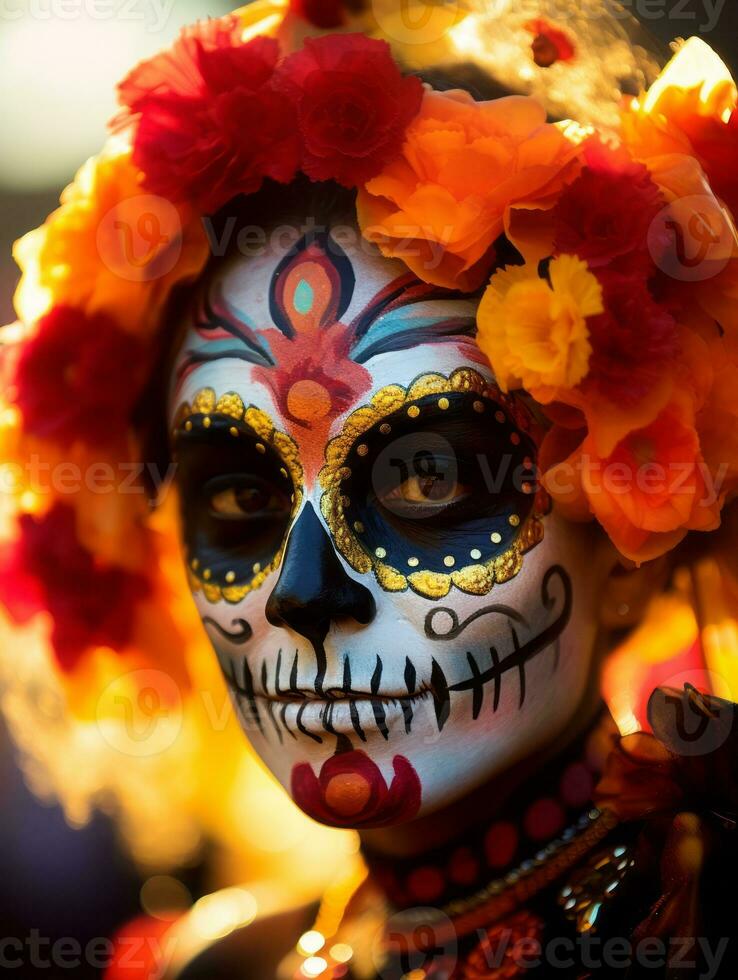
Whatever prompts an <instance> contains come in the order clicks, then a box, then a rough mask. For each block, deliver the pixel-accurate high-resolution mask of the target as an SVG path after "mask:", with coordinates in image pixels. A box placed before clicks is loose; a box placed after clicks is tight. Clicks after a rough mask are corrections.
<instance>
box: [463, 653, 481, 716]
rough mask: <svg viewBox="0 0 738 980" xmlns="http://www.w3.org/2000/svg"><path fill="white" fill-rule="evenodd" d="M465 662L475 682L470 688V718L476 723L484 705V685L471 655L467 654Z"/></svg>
mask: <svg viewBox="0 0 738 980" xmlns="http://www.w3.org/2000/svg"><path fill="white" fill-rule="evenodd" d="M466 662H467V663H468V664H469V670H470V671H471V672H472V679H473V680H474V681H476V683H475V684H474V687H473V688H472V691H473V697H472V718H473V719H474V720H475V721H476V720H477V718H478V717H479V712H480V711H481V710H482V704H483V703H484V684H482V681H481V676H482V672H481V671H480V669H479V664H478V663H477V662H476V660H475V659H474V654H473V653H471V652H467V655H466Z"/></svg>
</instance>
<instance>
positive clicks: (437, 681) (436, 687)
mask: <svg viewBox="0 0 738 980" xmlns="http://www.w3.org/2000/svg"><path fill="white" fill-rule="evenodd" d="M431 688H432V690H433V703H434V707H435V709H436V722H437V723H438V731H439V732H442V731H443V726H444V725H445V724H446V722H447V721H448V716H449V714H450V713H451V698H450V696H449V688H448V681H447V680H446V675H445V674H444V672H443V668H442V667H441V665H440V664H439V663H438V661H437V660H434V661H433V666H432V668H431Z"/></svg>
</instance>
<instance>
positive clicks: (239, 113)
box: [119, 17, 299, 213]
mask: <svg viewBox="0 0 738 980" xmlns="http://www.w3.org/2000/svg"><path fill="white" fill-rule="evenodd" d="M240 35H241V30H240V23H239V20H238V18H237V17H226V18H223V19H222V20H219V21H206V22H204V23H200V24H196V25H195V26H194V27H191V28H186V29H185V30H184V31H183V32H182V34H181V35H180V37H179V39H178V40H177V42H176V43H175V44H174V46H173V47H172V48H171V49H170V50H169V51H167V52H165V53H164V54H161V55H158V56H157V57H156V58H153V59H151V60H150V61H147V62H144V63H143V64H141V65H139V66H138V67H137V68H136V69H134V71H133V72H132V73H131V74H130V75H129V76H128V78H127V79H125V81H124V82H123V83H122V84H121V86H120V89H119V95H120V101H121V103H122V104H123V105H124V106H126V107H127V109H128V112H129V114H130V115H131V116H134V117H136V127H135V134H134V144H133V160H134V163H135V164H136V165H137V166H138V167H140V168H141V170H142V171H143V173H144V175H145V186H146V187H147V189H148V190H150V191H152V192H153V193H155V194H161V195H162V196H164V197H166V198H168V199H169V200H174V201H179V200H186V201H189V202H191V203H192V204H194V205H195V207H197V208H198V209H199V210H200V211H202V212H204V213H211V212H213V211H216V210H217V209H218V208H219V207H221V206H222V205H224V204H226V203H227V202H228V201H229V200H230V199H231V198H233V197H235V196H236V195H238V194H252V193H254V192H255V191H257V190H258V189H259V188H260V187H261V184H262V182H263V180H264V179H265V178H266V177H270V178H272V179H273V180H277V181H281V182H283V183H286V182H289V181H290V180H292V178H293V177H294V175H295V173H296V170H297V163H298V156H299V149H298V138H297V132H296V129H297V127H296V122H295V117H294V111H293V108H292V105H291V104H290V101H289V99H288V98H286V97H285V96H284V95H283V94H281V93H278V92H276V91H275V90H274V87H273V84H272V82H273V75H274V69H275V66H276V64H277V60H278V57H279V47H278V45H277V42H276V41H275V40H274V39H273V38H267V37H257V38H254V39H253V40H251V41H248V42H247V43H245V44H244V43H242V42H241V39H240Z"/></svg>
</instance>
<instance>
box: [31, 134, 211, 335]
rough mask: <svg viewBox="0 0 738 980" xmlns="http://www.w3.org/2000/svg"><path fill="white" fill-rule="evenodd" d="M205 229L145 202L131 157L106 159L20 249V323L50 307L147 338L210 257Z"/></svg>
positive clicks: (121, 154) (90, 167)
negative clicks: (103, 317) (104, 319)
mask: <svg viewBox="0 0 738 980" xmlns="http://www.w3.org/2000/svg"><path fill="white" fill-rule="evenodd" d="M208 251H209V249H208V241H207V237H206V235H205V231H204V229H203V226H202V223H201V222H200V220H199V219H198V218H196V216H195V215H194V214H193V213H192V212H191V211H190V210H189V209H187V208H185V207H176V206H175V205H173V204H171V203H170V202H169V201H165V200H164V199H163V198H161V197H156V196H154V195H152V194H146V193H145V192H144V191H143V189H142V187H141V174H140V173H139V171H138V170H137V169H136V167H134V166H133V164H132V163H131V159H130V152H129V151H128V150H118V151H116V150H113V149H110V150H109V151H108V152H104V153H103V154H102V155H100V156H99V157H93V158H92V159H91V160H88V161H87V163H86V164H85V165H84V166H83V167H82V168H81V169H80V171H79V172H78V173H77V176H76V177H75V180H74V182H73V183H72V184H70V185H69V186H68V187H67V188H66V190H65V191H64V192H63V193H62V196H61V207H60V208H58V209H57V210H56V211H54V212H53V214H51V215H50V216H49V218H48V219H47V221H46V223H45V224H43V225H42V226H41V227H40V228H36V229H35V231H32V232H30V233H29V234H27V235H25V236H24V237H23V238H21V239H20V241H18V242H16V245H15V249H14V253H13V254H14V256H15V259H16V261H17V262H18V264H19V265H20V267H21V269H22V271H23V276H22V278H21V281H20V285H19V286H18V290H17V292H16V294H15V306H16V310H17V312H18V316H19V317H20V319H21V320H23V321H24V322H26V323H32V322H34V321H35V320H37V319H38V318H39V317H41V316H42V315H43V314H44V313H47V312H48V311H49V310H50V309H51V307H52V306H58V305H65V306H74V307H76V308H78V309H80V310H84V312H85V313H87V314H88V315H89V316H93V315H96V314H99V313H104V314H107V315H108V316H111V317H112V318H113V319H114V320H115V321H116V322H117V323H118V324H119V325H120V326H121V327H123V328H124V329H125V330H129V331H131V332H134V333H139V334H145V333H147V332H151V331H153V330H154V329H155V328H156V327H157V326H158V320H159V314H160V313H161V310H162V307H163V305H164V303H165V302H166V300H167V298H168V296H169V294H170V293H171V290H172V289H173V288H174V286H175V285H177V283H179V282H182V281H184V280H189V279H194V278H195V277H196V276H197V275H198V274H199V272H200V271H201V270H202V268H203V266H204V265H205V262H206V261H207V257H208Z"/></svg>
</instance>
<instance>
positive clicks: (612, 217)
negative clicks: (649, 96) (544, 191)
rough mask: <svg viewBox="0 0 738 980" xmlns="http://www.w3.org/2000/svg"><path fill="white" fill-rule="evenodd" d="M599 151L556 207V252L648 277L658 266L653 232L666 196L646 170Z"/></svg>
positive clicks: (592, 156) (593, 267)
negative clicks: (653, 251) (652, 244)
mask: <svg viewBox="0 0 738 980" xmlns="http://www.w3.org/2000/svg"><path fill="white" fill-rule="evenodd" d="M596 152H597V151H590V153H589V154H588V164H589V165H588V166H586V167H585V168H584V169H583V170H582V173H581V175H580V176H579V177H578V178H577V180H575V181H574V183H573V184H571V186H570V187H568V188H567V189H566V190H565V191H564V193H563V194H562V196H561V198H560V199H559V202H558V204H557V205H556V207H555V208H554V211H553V220H554V227H555V240H554V248H555V251H556V252H557V253H559V254H560V253H568V254H572V255H578V256H579V258H581V259H583V260H584V261H585V262H587V263H588V265H589V266H590V268H592V269H598V268H602V267H603V266H610V267H611V268H614V269H616V270H617V271H619V272H622V273H624V274H634V273H639V274H641V275H643V276H647V275H648V274H649V273H650V272H651V271H652V270H653V268H654V260H653V258H652V256H651V253H650V251H649V247H648V232H649V228H650V227H651V224H652V222H653V220H654V218H655V217H656V215H657V214H658V213H659V212H660V211H661V209H662V208H663V207H664V204H665V202H664V200H663V198H662V196H661V192H660V191H659V189H658V187H657V186H656V184H655V183H654V181H653V180H652V179H651V176H650V174H649V172H648V170H647V169H646V167H644V166H642V165H641V164H639V163H633V162H631V161H628V162H627V163H622V162H621V161H618V163H617V164H615V163H614V161H613V160H612V159H608V158H607V157H606V156H605V155H604V154H602V155H600V156H599V157H597V156H595V153H596Z"/></svg>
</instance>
